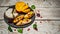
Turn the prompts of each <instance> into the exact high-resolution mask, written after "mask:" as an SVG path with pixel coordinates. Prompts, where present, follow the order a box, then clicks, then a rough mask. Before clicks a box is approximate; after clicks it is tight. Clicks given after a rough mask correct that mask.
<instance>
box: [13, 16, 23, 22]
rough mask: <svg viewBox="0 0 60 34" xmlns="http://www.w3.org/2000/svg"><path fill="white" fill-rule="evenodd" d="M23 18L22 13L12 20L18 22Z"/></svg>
mask: <svg viewBox="0 0 60 34" xmlns="http://www.w3.org/2000/svg"><path fill="white" fill-rule="evenodd" d="M23 18H24V15H20V16H17V17H16V18H15V19H14V20H13V22H14V23H16V22H18V21H19V20H21V19H23Z"/></svg>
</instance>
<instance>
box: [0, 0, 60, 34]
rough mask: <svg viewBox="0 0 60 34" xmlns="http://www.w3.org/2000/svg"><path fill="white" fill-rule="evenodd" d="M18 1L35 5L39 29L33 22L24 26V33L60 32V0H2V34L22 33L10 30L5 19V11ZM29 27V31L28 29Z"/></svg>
mask: <svg viewBox="0 0 60 34" xmlns="http://www.w3.org/2000/svg"><path fill="white" fill-rule="evenodd" d="M18 1H23V2H26V3H28V4H29V6H31V5H35V6H36V9H34V12H35V15H37V13H39V14H40V17H38V16H36V18H35V21H34V23H35V22H37V28H38V31H36V30H34V29H33V24H34V23H33V24H32V25H30V26H29V27H26V28H23V34H60V0H0V34H20V33H18V32H17V30H16V31H14V29H16V28H13V27H12V29H13V32H9V31H8V25H7V24H6V23H5V21H4V12H5V11H6V9H7V8H8V7H4V6H11V5H14V4H15V3H16V2H18ZM28 29H29V31H27V30H28Z"/></svg>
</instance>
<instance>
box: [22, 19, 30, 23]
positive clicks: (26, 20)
mask: <svg viewBox="0 0 60 34" xmlns="http://www.w3.org/2000/svg"><path fill="white" fill-rule="evenodd" d="M30 22H31V19H23V22H22V24H27V23H30Z"/></svg>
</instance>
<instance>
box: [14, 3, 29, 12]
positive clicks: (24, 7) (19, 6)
mask: <svg viewBox="0 0 60 34" xmlns="http://www.w3.org/2000/svg"><path fill="white" fill-rule="evenodd" d="M15 5H16V6H15V8H16V10H17V12H19V13H20V12H24V13H28V12H29V11H30V9H28V5H27V4H25V3H24V2H17V3H16V4H15Z"/></svg>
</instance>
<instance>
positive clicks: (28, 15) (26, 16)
mask: <svg viewBox="0 0 60 34" xmlns="http://www.w3.org/2000/svg"><path fill="white" fill-rule="evenodd" d="M33 15H34V12H32V11H31V12H29V13H28V14H26V15H25V16H24V18H31V17H32V16H33Z"/></svg>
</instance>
